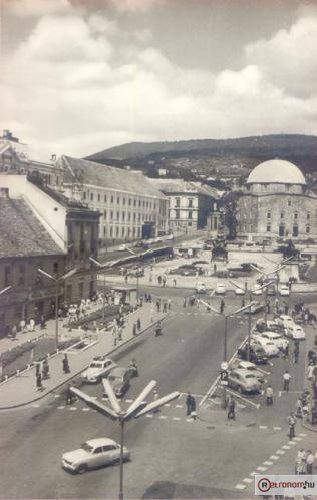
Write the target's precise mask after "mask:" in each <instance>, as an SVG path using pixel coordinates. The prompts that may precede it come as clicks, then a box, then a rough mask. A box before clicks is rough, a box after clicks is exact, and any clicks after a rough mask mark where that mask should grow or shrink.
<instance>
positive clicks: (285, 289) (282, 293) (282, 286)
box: [279, 285, 290, 297]
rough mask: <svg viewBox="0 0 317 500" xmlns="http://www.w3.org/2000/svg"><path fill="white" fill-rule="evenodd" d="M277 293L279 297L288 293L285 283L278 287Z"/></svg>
mask: <svg viewBox="0 0 317 500" xmlns="http://www.w3.org/2000/svg"><path fill="white" fill-rule="evenodd" d="M279 294H280V296H281V297H288V296H289V295H290V291H289V287H288V286H287V285H281V286H280V288H279Z"/></svg>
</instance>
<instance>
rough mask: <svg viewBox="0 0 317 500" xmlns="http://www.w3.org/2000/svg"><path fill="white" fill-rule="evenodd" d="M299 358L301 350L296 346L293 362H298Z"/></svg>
mask: <svg viewBox="0 0 317 500" xmlns="http://www.w3.org/2000/svg"><path fill="white" fill-rule="evenodd" d="M298 358H299V350H298V349H296V348H295V349H294V352H293V362H294V364H295V365H296V364H297V363H298Z"/></svg>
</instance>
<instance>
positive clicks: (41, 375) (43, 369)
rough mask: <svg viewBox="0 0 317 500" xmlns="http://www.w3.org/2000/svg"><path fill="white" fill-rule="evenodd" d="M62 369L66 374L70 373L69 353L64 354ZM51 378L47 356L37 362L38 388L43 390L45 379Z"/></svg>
mask: <svg viewBox="0 0 317 500" xmlns="http://www.w3.org/2000/svg"><path fill="white" fill-rule="evenodd" d="M62 369H63V373H64V374H68V373H70V367H69V361H68V357H67V354H64V357H63V359H62ZM49 378H50V367H49V363H48V359H47V358H45V359H44V360H43V361H41V362H37V363H36V364H35V382H36V389H37V390H38V391H43V390H44V387H43V383H42V382H43V380H48V379H49Z"/></svg>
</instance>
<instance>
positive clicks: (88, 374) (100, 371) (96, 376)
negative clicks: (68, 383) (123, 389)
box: [80, 356, 117, 384]
mask: <svg viewBox="0 0 317 500" xmlns="http://www.w3.org/2000/svg"><path fill="white" fill-rule="evenodd" d="M116 366H117V364H116V363H115V362H114V361H112V359H110V358H107V357H106V356H95V357H94V358H93V359H92V361H91V362H90V364H89V366H88V368H87V369H86V370H84V371H83V372H82V373H81V376H80V378H81V381H82V383H83V384H97V383H98V382H100V381H101V379H102V378H103V377H107V376H108V375H109V373H110V372H111V371H112V370H113V369H114V368H115V367H116Z"/></svg>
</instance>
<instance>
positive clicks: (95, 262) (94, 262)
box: [89, 257, 107, 321]
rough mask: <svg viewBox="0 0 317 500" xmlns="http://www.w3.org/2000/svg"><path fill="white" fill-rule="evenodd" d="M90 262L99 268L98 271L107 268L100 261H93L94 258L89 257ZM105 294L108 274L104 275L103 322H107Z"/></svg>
mask: <svg viewBox="0 0 317 500" xmlns="http://www.w3.org/2000/svg"><path fill="white" fill-rule="evenodd" d="M89 260H90V261H91V262H92V263H93V264H94V265H95V266H96V267H98V269H104V268H105V267H107V264H101V263H100V262H98V260H96V259H93V258H92V257H89ZM105 293H106V272H104V273H103V294H102V296H103V299H102V320H103V321H104V320H105V305H106V301H105Z"/></svg>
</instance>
